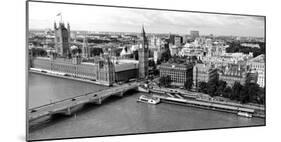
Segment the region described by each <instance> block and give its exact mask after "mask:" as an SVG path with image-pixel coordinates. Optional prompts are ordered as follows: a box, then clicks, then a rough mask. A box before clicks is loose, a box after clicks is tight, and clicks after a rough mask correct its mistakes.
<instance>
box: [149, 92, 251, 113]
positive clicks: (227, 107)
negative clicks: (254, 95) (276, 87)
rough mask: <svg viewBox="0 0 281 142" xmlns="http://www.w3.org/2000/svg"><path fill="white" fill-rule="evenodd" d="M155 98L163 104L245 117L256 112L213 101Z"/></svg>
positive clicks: (158, 96)
mask: <svg viewBox="0 0 281 142" xmlns="http://www.w3.org/2000/svg"><path fill="white" fill-rule="evenodd" d="M153 96H154V97H157V98H159V99H160V100H161V101H162V100H163V102H168V103H176V104H183V105H189V106H194V107H199V108H207V109H212V110H218V111H224V112H231V113H235V114H237V115H239V116H244V117H252V115H253V113H254V112H255V110H254V109H250V108H244V107H237V106H231V105H225V104H218V103H215V102H212V101H210V102H206V101H199V100H187V99H180V98H172V97H164V96H160V95H153Z"/></svg>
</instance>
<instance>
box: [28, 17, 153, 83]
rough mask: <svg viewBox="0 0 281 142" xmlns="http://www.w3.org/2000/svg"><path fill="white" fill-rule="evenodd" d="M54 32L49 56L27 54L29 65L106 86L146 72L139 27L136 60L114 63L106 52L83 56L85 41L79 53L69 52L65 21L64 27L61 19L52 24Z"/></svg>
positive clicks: (145, 53)
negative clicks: (96, 55) (53, 48)
mask: <svg viewBox="0 0 281 142" xmlns="http://www.w3.org/2000/svg"><path fill="white" fill-rule="evenodd" d="M54 33H55V40H54V41H55V52H52V53H50V55H49V57H39V56H38V57H33V56H30V57H29V67H30V68H38V69H43V70H50V71H55V72H61V73H65V74H67V75H69V76H73V77H78V78H84V79H89V80H93V81H97V82H99V83H101V84H104V85H107V86H111V85H113V83H115V82H119V81H128V80H129V79H132V78H140V79H144V78H145V77H146V76H147V74H148V43H147V38H146V35H145V31H144V28H143V27H142V37H141V41H140V43H139V46H140V50H139V53H138V54H139V62H138V61H134V62H126V61H124V62H122V61H120V62H118V64H117V63H114V62H113V61H112V60H111V57H110V56H109V55H103V56H99V57H96V58H94V60H91V61H90V60H87V59H85V57H87V54H86V53H84V52H87V51H89V50H88V49H86V48H88V47H86V45H87V44H85V43H84V44H83V47H82V48H83V49H82V54H81V53H79V52H76V53H71V48H70V25H69V24H67V27H66V26H65V24H64V23H62V22H60V23H59V24H58V26H57V24H56V23H54ZM84 42H85V40H84ZM83 58H84V60H82V59H83Z"/></svg>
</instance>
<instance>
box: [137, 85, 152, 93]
mask: <svg viewBox="0 0 281 142" xmlns="http://www.w3.org/2000/svg"><path fill="white" fill-rule="evenodd" d="M138 90H139V91H140V92H144V93H149V89H146V88H144V87H142V86H138Z"/></svg>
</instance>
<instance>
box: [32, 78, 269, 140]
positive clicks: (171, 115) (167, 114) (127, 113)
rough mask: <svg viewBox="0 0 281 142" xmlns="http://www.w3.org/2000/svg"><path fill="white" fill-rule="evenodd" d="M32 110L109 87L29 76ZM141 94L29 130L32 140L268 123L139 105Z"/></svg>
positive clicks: (176, 107)
mask: <svg viewBox="0 0 281 142" xmlns="http://www.w3.org/2000/svg"><path fill="white" fill-rule="evenodd" d="M28 79H29V88H28V89H29V95H28V96H29V98H28V100H29V104H28V107H29V108H33V107H37V106H41V105H44V104H49V103H50V102H55V101H59V100H62V99H66V98H70V97H74V96H79V95H81V94H85V93H88V92H93V91H98V90H101V89H106V88H108V87H105V86H100V85H94V84H90V83H84V82H80V81H74V80H69V79H62V78H57V77H51V76H46V75H40V74H35V73H29V78H28ZM141 94H142V93H134V94H127V95H125V96H123V97H117V96H112V97H110V98H108V99H106V100H105V101H104V102H103V103H102V104H101V105H94V104H92V105H86V106H84V107H83V109H81V110H80V111H78V112H77V113H76V115H73V116H69V117H64V116H56V117H53V118H52V119H50V120H46V121H44V122H42V123H40V124H39V125H37V126H35V127H32V128H30V129H29V138H30V139H31V140H35V139H54V138H67V137H86V136H101V135H118V134H133V133H148V132H163V131H178V130H195V129H206V128H225V127H239V126H258V125H264V124H265V119H262V118H245V117H241V116H237V115H236V114H231V113H225V112H218V111H212V110H204V109H199V108H194V107H187V106H181V105H174V104H167V103H160V104H158V105H151V104H145V103H138V102H136V99H137V98H138V97H139V96H140V95H141Z"/></svg>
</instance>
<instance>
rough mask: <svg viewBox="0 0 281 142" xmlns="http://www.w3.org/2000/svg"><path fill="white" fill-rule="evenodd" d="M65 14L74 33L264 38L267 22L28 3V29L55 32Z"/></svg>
mask: <svg viewBox="0 0 281 142" xmlns="http://www.w3.org/2000/svg"><path fill="white" fill-rule="evenodd" d="M58 13H62V19H63V21H64V22H69V23H70V27H71V30H88V31H112V32H140V31H141V26H142V25H144V27H145V30H146V32H148V33H177V34H189V32H190V30H198V31H199V32H200V34H205V35H206V34H214V35H236V36H256V37H264V18H263V17H250V16H234V15H219V14H205V13H191V12H174V11H159V10H143V9H129V8H115V7H100V6H82V5H67V4H51V3H39V2H29V28H30V29H46V28H51V29H53V25H54V24H53V23H54V21H57V22H58V21H59V20H60V17H59V16H56V15H57V14H58Z"/></svg>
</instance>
